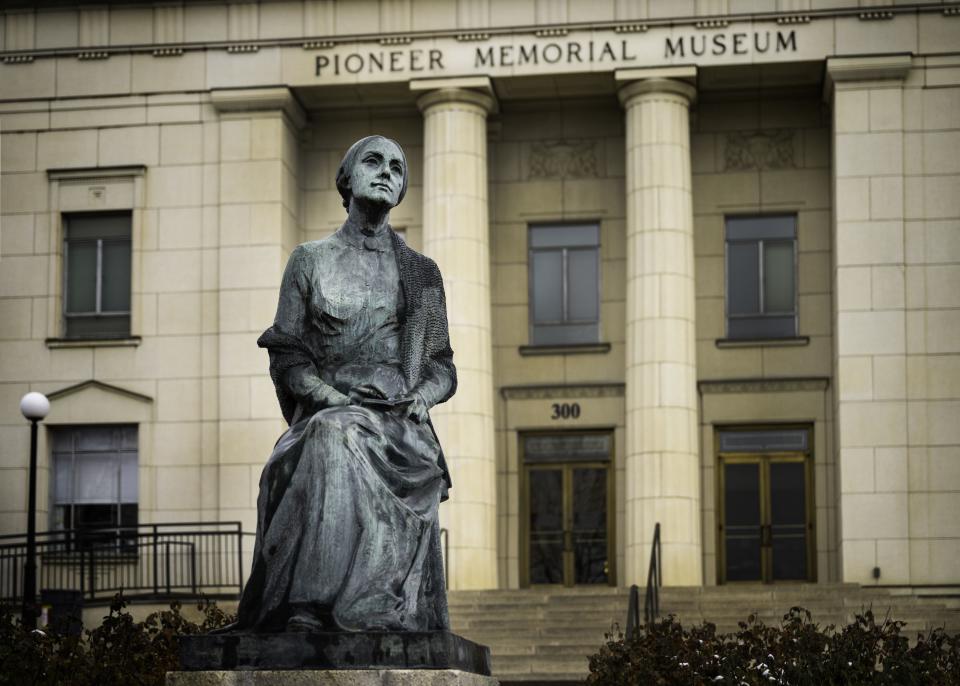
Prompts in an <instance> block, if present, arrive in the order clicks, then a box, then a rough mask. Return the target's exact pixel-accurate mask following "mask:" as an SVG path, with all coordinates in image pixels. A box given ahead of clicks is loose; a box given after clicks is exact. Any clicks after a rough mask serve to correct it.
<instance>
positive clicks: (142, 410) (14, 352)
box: [0, 0, 960, 589]
mask: <svg viewBox="0 0 960 686" xmlns="http://www.w3.org/2000/svg"><path fill="white" fill-rule="evenodd" d="M6 5H7V8H6V9H4V10H3V11H2V14H0V41H2V42H0V54H2V56H3V63H2V64H0V136H2V157H0V171H2V177H0V212H2V235H0V250H2V259H0V530H2V532H19V531H23V530H24V529H25V521H26V517H25V512H26V502H27V499H26V484H27V458H28V454H29V451H28V443H29V429H28V427H27V425H26V423H25V422H24V421H23V419H22V418H21V417H20V416H19V413H18V411H17V403H18V400H19V398H20V397H21V396H22V395H23V394H24V393H26V392H27V391H29V390H38V391H41V392H44V393H46V394H48V395H49V397H50V398H51V404H52V410H51V413H50V415H49V417H48V420H47V421H46V422H45V423H44V427H45V428H44V430H43V431H42V432H41V440H40V468H41V471H40V486H39V503H40V510H39V516H38V518H39V525H38V526H39V528H40V529H41V530H42V529H47V528H49V529H56V528H73V527H83V526H118V525H129V524H140V523H150V522H185V521H222V520H239V521H242V522H243V523H244V528H245V529H246V530H248V531H253V530H254V528H255V522H256V516H255V515H256V497H257V486H258V479H259V474H260V470H261V468H262V466H263V464H264V461H265V459H266V457H267V456H268V455H269V454H270V452H271V449H272V446H273V443H274V442H275V440H276V439H277V437H278V436H279V435H280V434H281V433H282V431H283V428H284V424H283V421H282V419H281V417H280V413H279V408H278V407H277V402H276V398H275V395H274V391H273V387H272V384H271V381H270V378H269V376H268V374H267V358H266V354H265V352H263V351H262V350H260V349H258V348H257V346H256V339H257V337H258V335H259V334H260V333H261V332H262V331H263V330H264V329H265V328H266V327H267V326H269V325H270V323H271V322H272V319H273V313H274V309H275V307H276V300H277V289H278V286H279V283H280V277H281V274H282V272H283V268H284V265H285V263H286V258H287V256H288V255H289V253H290V252H291V250H292V249H293V248H294V246H296V245H297V244H299V243H301V242H304V241H311V240H317V239H320V238H323V237H325V236H327V235H329V234H330V233H332V232H333V231H335V230H336V229H337V227H338V226H339V225H340V224H341V223H342V221H343V219H344V216H345V215H344V210H343V207H342V205H341V199H340V196H339V195H338V193H337V190H336V188H335V185H334V176H335V173H336V169H337V165H338V164H339V161H340V159H341V156H342V155H343V153H344V152H345V151H346V149H347V147H348V146H349V145H350V144H351V143H352V142H353V141H355V140H356V139H358V138H360V137H362V136H365V135H369V134H371V133H381V134H384V135H386V136H389V137H391V138H394V139H396V140H397V141H398V142H399V143H400V144H401V145H402V146H403V148H404V150H405V152H406V155H407V158H408V160H409V168H410V183H409V190H408V192H407V196H406V199H405V200H404V202H403V203H402V204H401V205H400V206H399V207H398V208H396V209H395V210H394V212H393V213H392V215H391V216H392V224H393V226H394V227H395V228H396V229H398V230H400V231H402V235H403V236H404V239H405V240H406V241H407V242H408V243H409V244H410V245H411V246H412V247H414V248H415V249H417V250H420V251H422V252H424V253H425V254H427V255H429V256H431V257H432V258H434V259H435V260H436V261H437V263H438V264H439V266H440V268H441V270H442V272H443V274H444V279H445V284H446V291H447V302H448V310H449V320H450V331H451V338H452V344H453V348H454V351H455V362H456V364H457V367H458V371H459V377H460V387H459V391H458V393H457V395H456V396H455V397H454V398H453V399H452V400H451V401H450V402H448V403H446V404H445V405H442V406H439V407H437V408H436V409H435V410H434V411H433V419H434V423H435V424H436V426H437V430H438V433H439V435H440V438H441V441H442V443H443V446H444V448H445V452H446V454H447V459H448V461H449V463H450V468H451V472H452V478H453V483H454V488H453V490H452V492H451V499H450V501H449V502H447V503H446V504H444V505H443V506H442V507H441V518H442V522H443V525H444V526H445V527H446V528H447V531H448V534H447V535H448V541H447V542H448V551H447V564H448V573H449V583H450V586H451V588H454V589H487V588H514V587H524V586H528V585H536V584H544V583H553V584H567V585H577V584H597V583H599V584H614V585H620V586H623V585H628V584H632V583H640V584H643V583H644V581H645V579H646V574H647V564H648V558H649V554H650V548H651V543H652V540H653V536H654V527H655V525H656V524H657V523H659V525H660V531H661V540H662V547H663V574H664V581H665V583H667V584H670V585H694V586H696V585H713V584H724V583H735V582H741V581H764V582H778V581H817V582H835V581H846V582H858V583H863V584H881V585H903V586H915V587H922V586H933V587H944V586H951V585H957V584H960V421H958V420H960V192H958V191H960V114H958V113H960V5H957V4H955V3H942V2H912V3H900V2H897V3H888V2H865V1H861V2H859V3H856V2H854V1H853V0H776V2H774V1H773V0H771V1H769V2H764V1H762V0H681V1H673V2H668V1H666V0H593V1H591V2H586V1H584V2H580V1H579V0H535V1H534V0H531V1H529V2H527V1H512V2H506V1H504V0H278V1H272V0H260V1H259V2H256V1H249V2H248V1H244V2H240V1H233V0H229V1H228V0H220V1H216V2H215V1H209V2H208V1H206V0H204V1H198V2H168V1H164V2H136V1H130V0H128V1H126V2H105V3H100V4H98V5H95V6H94V5H90V6H88V5H86V4H83V3H72V4H71V3H69V2H53V1H50V2H43V1H38V2H32V3H26V2H23V3H21V2H16V1H14V2H10V3H6Z"/></svg>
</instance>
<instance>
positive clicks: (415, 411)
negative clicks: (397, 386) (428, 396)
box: [405, 393, 430, 424]
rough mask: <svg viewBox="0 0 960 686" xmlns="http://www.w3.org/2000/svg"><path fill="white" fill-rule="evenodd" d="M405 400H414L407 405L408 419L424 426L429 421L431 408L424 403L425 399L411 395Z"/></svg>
mask: <svg viewBox="0 0 960 686" xmlns="http://www.w3.org/2000/svg"><path fill="white" fill-rule="evenodd" d="M405 398H412V399H413V402H412V403H410V404H409V405H407V410H406V417H407V419H412V420H413V421H415V422H416V423H417V424H423V423H424V422H425V421H427V417H428V416H429V414H428V412H429V410H430V408H429V407H427V403H425V402H424V401H423V398H421V397H420V394H419V393H411V394H410V395H407V396H405Z"/></svg>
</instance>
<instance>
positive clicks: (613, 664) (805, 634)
mask: <svg viewBox="0 0 960 686" xmlns="http://www.w3.org/2000/svg"><path fill="white" fill-rule="evenodd" d="M903 626H904V623H903V622H899V621H890V620H889V619H884V620H883V621H882V622H880V623H878V622H877V620H876V619H875V618H874V615H873V612H872V611H871V610H867V611H865V612H864V613H863V614H862V615H857V616H856V619H855V620H854V621H853V622H852V623H851V624H849V625H847V626H845V627H843V628H841V629H839V630H837V629H836V628H835V627H834V626H833V625H830V626H827V627H825V628H823V629H821V628H820V626H819V625H818V624H814V623H813V622H812V621H811V617H810V613H809V612H808V611H807V610H804V609H803V608H799V607H794V608H791V610H790V612H789V613H788V614H786V615H784V618H783V621H782V622H781V625H780V626H779V627H772V626H765V625H764V624H763V622H761V621H758V620H757V618H756V617H754V616H752V615H751V616H750V617H749V618H748V620H747V621H746V622H740V623H739V627H740V629H739V630H738V631H737V632H735V633H732V634H717V632H716V626H714V625H713V624H710V623H704V624H703V625H700V626H696V627H694V628H692V629H690V630H689V631H688V630H684V629H683V627H682V626H681V625H680V623H679V622H678V621H677V620H676V618H675V617H673V616H672V615H671V616H670V617H667V618H666V619H663V620H660V621H658V622H655V623H653V624H651V625H649V626H646V627H643V628H641V629H640V630H639V631H638V632H636V633H635V634H634V635H633V636H631V637H626V638H625V637H624V636H623V635H622V634H619V635H617V636H616V637H614V636H613V635H608V636H607V638H608V641H607V643H606V644H605V645H604V646H603V647H602V648H601V649H600V652H599V653H597V654H596V655H594V656H593V657H591V658H590V676H589V677H588V678H587V684H589V685H590V686H624V685H634V684H635V685H636V686H641V685H642V686H647V685H648V684H649V685H651V686H652V685H654V684H656V685H657V686H672V685H673V684H676V685H678V686H679V685H680V684H683V685H684V686H688V685H692V686H698V685H700V684H710V685H711V686H715V685H716V684H730V685H731V686H734V685H735V686H759V685H760V684H763V685H764V686H770V685H771V684H778V685H781V684H782V685H784V686H841V685H844V686H866V685H868V684H869V685H870V686H874V685H876V686H887V685H889V686H912V685H913V684H916V685H917V686H919V685H921V684H922V685H923V686H947V685H948V684H953V685H956V684H960V636H950V635H948V634H947V633H946V632H945V631H944V630H943V629H934V630H933V631H930V632H929V633H927V634H920V635H919V636H918V638H917V641H916V643H915V644H914V645H912V646H911V645H910V641H909V640H908V638H907V637H906V636H904V635H902V634H901V629H902V628H903Z"/></svg>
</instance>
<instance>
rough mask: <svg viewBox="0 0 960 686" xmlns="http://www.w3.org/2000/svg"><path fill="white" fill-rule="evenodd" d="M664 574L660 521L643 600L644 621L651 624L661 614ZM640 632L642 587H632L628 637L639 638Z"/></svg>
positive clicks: (657, 526)
mask: <svg viewBox="0 0 960 686" xmlns="http://www.w3.org/2000/svg"><path fill="white" fill-rule="evenodd" d="M662 583H663V575H662V573H661V570H660V522H657V525H656V526H655V527H654V528H653V543H652V544H651V546H650V565H649V566H648V567H647V588H646V595H645V597H644V600H643V621H644V623H645V624H651V623H653V622H654V621H656V619H657V617H659V616H660V586H661V584H662ZM639 632H640V589H639V588H638V587H637V585H636V584H634V585H633V586H631V587H630V604H629V605H628V606H627V639H628V640H629V639H634V638H637V636H638V634H639Z"/></svg>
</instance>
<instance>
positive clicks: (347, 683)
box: [166, 669, 499, 686]
mask: <svg viewBox="0 0 960 686" xmlns="http://www.w3.org/2000/svg"><path fill="white" fill-rule="evenodd" d="M498 683H499V682H498V681H497V680H496V679H494V678H493V677H489V676H481V675H479V674H471V673H469V672H461V671H460V670H456V669H439V670H438V669H384V670H376V669H368V670H356V669H351V670H343V669H340V670H275V671H249V670H248V671H235V672H229V671H207V672H167V680H166V686H497V684H498Z"/></svg>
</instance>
